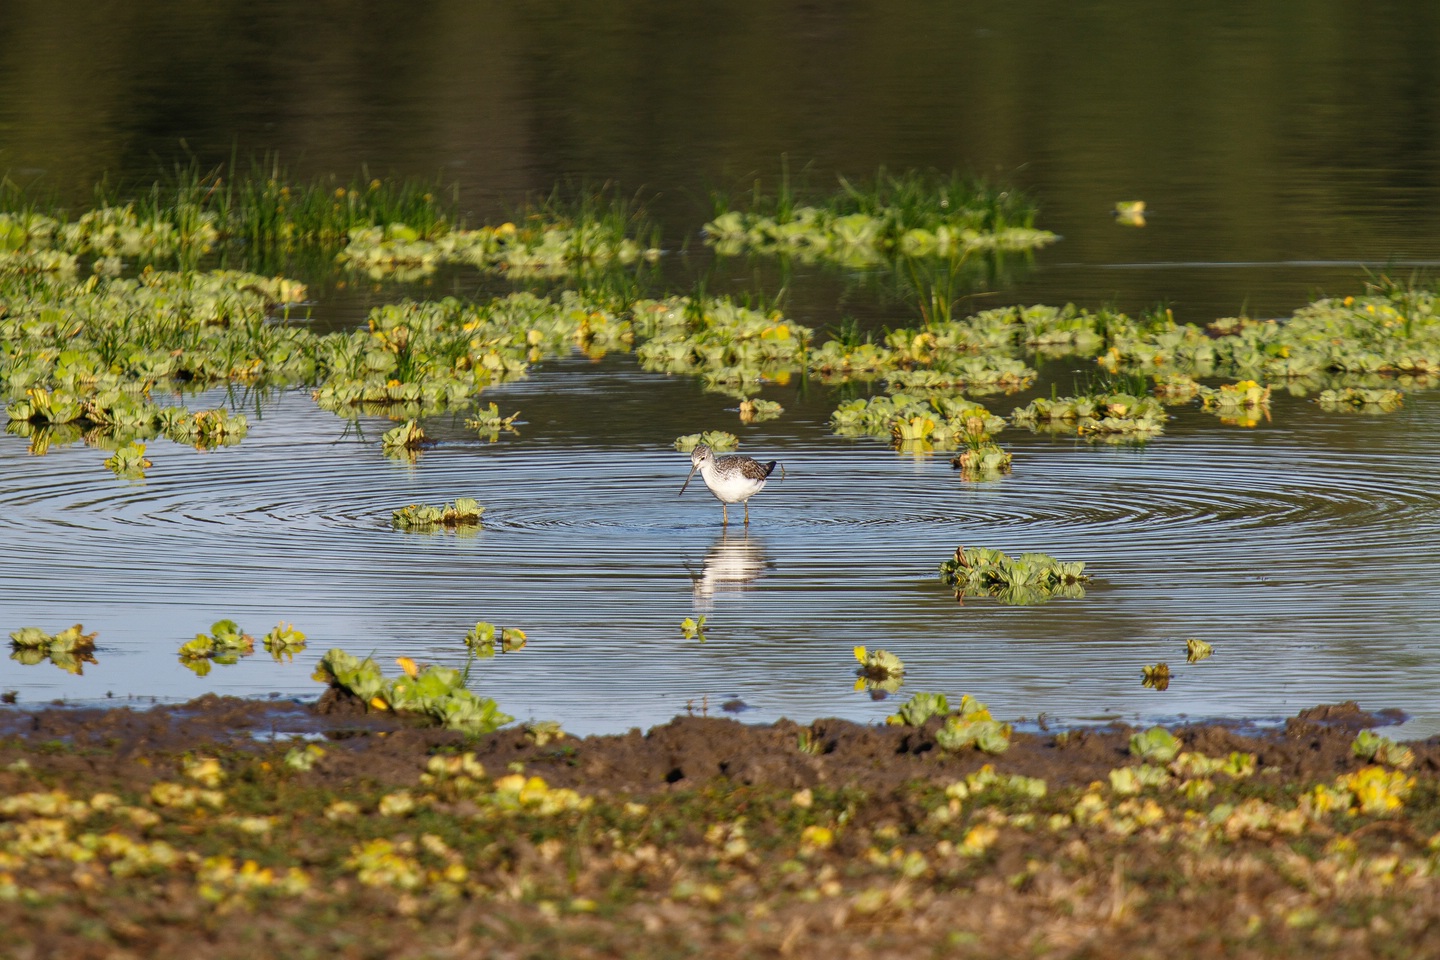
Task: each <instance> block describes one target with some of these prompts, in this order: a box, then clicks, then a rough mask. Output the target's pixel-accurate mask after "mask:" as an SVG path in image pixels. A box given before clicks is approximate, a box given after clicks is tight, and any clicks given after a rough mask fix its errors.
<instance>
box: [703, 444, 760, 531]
mask: <svg viewBox="0 0 1440 960" xmlns="http://www.w3.org/2000/svg"><path fill="white" fill-rule="evenodd" d="M778 463H779V461H778V460H771V461H770V462H769V463H761V462H760V461H758V460H753V459H751V458H750V457H742V456H740V455H739V454H736V453H732V454H729V455H727V456H724V457H717V456H715V454H714V452H713V451H711V449H710V448H709V447H707V446H706V445H705V444H703V443H702V444H700V445H699V446H698V447H696V448H695V450H694V451H693V452H692V453H691V454H690V473H689V475H688V476H687V477H686V478H685V483H684V485H683V486H682V487H681V488H680V493H681V494H684V492H685V487H688V486H690V481H691V479H692V478H693V477H694V476H695V471H696V470H699V471H700V477H701V479H702V480H704V481H705V486H707V487H709V488H710V492H711V493H713V494H715V499H716V500H719V501H720V517H721V521H720V522H721V523H722V524H724V525H726V526H728V525H729V523H730V504H732V503H743V504H745V525H746V526H749V525H750V498H751V497H753V496H755V494H757V493H759V492H760V491H761V490H763V489H765V481H766V480H768V479H769V478H770V474H772V473H774V472H775V467H776V465H777V464H778ZM780 476H781V477H782V478H783V477H784V476H785V468H784V467H781V468H780Z"/></svg>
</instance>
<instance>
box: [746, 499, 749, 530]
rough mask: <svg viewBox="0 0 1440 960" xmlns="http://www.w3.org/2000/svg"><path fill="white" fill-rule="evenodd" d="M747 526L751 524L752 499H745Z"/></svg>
mask: <svg viewBox="0 0 1440 960" xmlns="http://www.w3.org/2000/svg"><path fill="white" fill-rule="evenodd" d="M745 526H747V527H748V526H750V501H749V500H746V501H745Z"/></svg>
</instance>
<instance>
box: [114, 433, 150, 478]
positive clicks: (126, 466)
mask: <svg viewBox="0 0 1440 960" xmlns="http://www.w3.org/2000/svg"><path fill="white" fill-rule="evenodd" d="M105 466H107V467H109V468H110V471H111V472H112V473H114V474H115V476H117V477H124V478H126V479H128V480H143V479H144V478H145V471H146V470H147V469H149V468H150V467H151V466H153V464H152V463H151V462H150V460H149V458H148V457H146V456H145V444H143V443H138V442H136V443H128V444H126V445H125V446H123V447H120V448H119V449H118V450H116V451H115V452H114V453H113V454H111V455H110V456H109V457H108V458H107V459H106V460H105Z"/></svg>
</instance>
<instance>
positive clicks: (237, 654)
mask: <svg viewBox="0 0 1440 960" xmlns="http://www.w3.org/2000/svg"><path fill="white" fill-rule="evenodd" d="M254 652H255V638H254V637H252V636H250V634H248V633H246V632H245V631H244V630H241V629H240V626H239V624H237V623H236V622H235V621H234V620H216V621H215V622H214V623H213V624H211V626H210V632H209V633H208V634H207V633H197V634H195V639H194V640H191V641H189V642H187V643H185V644H182V645H181V647H180V663H181V664H182V665H183V666H185V667H186V668H188V669H189V670H191V671H193V672H194V673H195V675H196V676H197V677H203V676H205V675H207V674H208V673H209V672H210V667H211V665H212V664H221V665H230V664H234V663H238V662H239V660H240V658H241V657H248V656H250V654H252V653H254ZM277 659H278V658H277Z"/></svg>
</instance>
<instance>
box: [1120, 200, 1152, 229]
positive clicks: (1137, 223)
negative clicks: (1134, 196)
mask: <svg viewBox="0 0 1440 960" xmlns="http://www.w3.org/2000/svg"><path fill="white" fill-rule="evenodd" d="M1114 213H1115V222H1116V223H1118V224H1120V225H1121V226H1125V227H1143V226H1145V201H1144V200H1121V201H1119V202H1118V203H1116V204H1115V211H1114Z"/></svg>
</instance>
